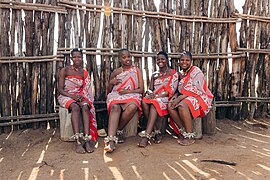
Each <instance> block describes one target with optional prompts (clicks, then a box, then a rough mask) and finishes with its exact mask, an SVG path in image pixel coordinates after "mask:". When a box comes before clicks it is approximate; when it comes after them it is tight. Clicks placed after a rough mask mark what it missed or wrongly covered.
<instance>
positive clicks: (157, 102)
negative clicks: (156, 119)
mask: <svg viewBox="0 0 270 180" xmlns="http://www.w3.org/2000/svg"><path fill="white" fill-rule="evenodd" d="M155 75H156V73H155V74H153V76H155ZM152 78H153V77H152ZM177 85H178V73H177V72H176V71H175V70H172V73H171V75H170V76H165V77H159V78H157V79H155V80H154V91H153V92H154V94H155V95H160V94H162V93H164V92H168V93H169V97H161V98H155V99H151V100H150V99H147V98H143V102H145V103H147V104H153V105H154V106H155V108H156V110H157V113H158V115H159V116H166V115H168V110H167V109H168V103H169V100H170V98H171V97H172V96H173V94H174V93H175V91H176V89H177Z"/></svg>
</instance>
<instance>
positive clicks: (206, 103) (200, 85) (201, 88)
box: [178, 66, 214, 118]
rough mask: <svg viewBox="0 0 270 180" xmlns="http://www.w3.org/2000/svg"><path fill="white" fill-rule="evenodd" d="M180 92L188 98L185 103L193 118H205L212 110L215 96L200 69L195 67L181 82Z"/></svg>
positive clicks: (179, 85)
mask: <svg viewBox="0 0 270 180" xmlns="http://www.w3.org/2000/svg"><path fill="white" fill-rule="evenodd" d="M180 73H182V72H180ZM178 91H179V92H180V93H181V94H184V95H187V96H188V97H186V98H185V99H184V100H183V102H185V103H187V105H188V107H189V109H190V112H191V114H192V116H193V118H197V117H199V116H200V117H204V116H205V115H206V114H207V113H208V112H209V111H210V109H211V108H212V100H213V98H214V96H213V94H212V93H211V92H210V90H209V89H208V87H207V83H206V81H205V79H204V75H203V72H202V71H201V70H200V69H199V68H198V67H196V66H193V67H192V68H191V69H190V71H189V72H188V74H187V75H186V76H184V77H183V78H182V79H181V80H180V82H179V84H178Z"/></svg>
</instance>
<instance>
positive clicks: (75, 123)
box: [70, 103, 85, 154]
mask: <svg viewBox="0 0 270 180" xmlns="http://www.w3.org/2000/svg"><path fill="white" fill-rule="evenodd" d="M70 110H71V123H72V129H73V133H74V137H75V139H76V142H75V143H76V152H77V153H81V154H82V153H85V149H84V148H83V146H82V144H81V141H80V138H81V135H80V113H81V110H80V107H79V105H78V104H76V103H72V104H71V105H70Z"/></svg>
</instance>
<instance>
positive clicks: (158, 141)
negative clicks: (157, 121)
mask: <svg viewBox="0 0 270 180" xmlns="http://www.w3.org/2000/svg"><path fill="white" fill-rule="evenodd" d="M154 140H155V141H154V142H155V144H160V143H161V140H162V135H161V134H156V135H155V138H154Z"/></svg>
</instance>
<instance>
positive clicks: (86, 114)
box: [82, 102, 95, 153]
mask: <svg viewBox="0 0 270 180" xmlns="http://www.w3.org/2000/svg"><path fill="white" fill-rule="evenodd" d="M89 118H90V111H89V104H88V103H87V102H82V119H83V129H84V140H85V150H86V152H88V153H92V152H94V150H95V148H94V145H92V144H91V143H90V140H91V139H90V137H89V135H90V119H89Z"/></svg>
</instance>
